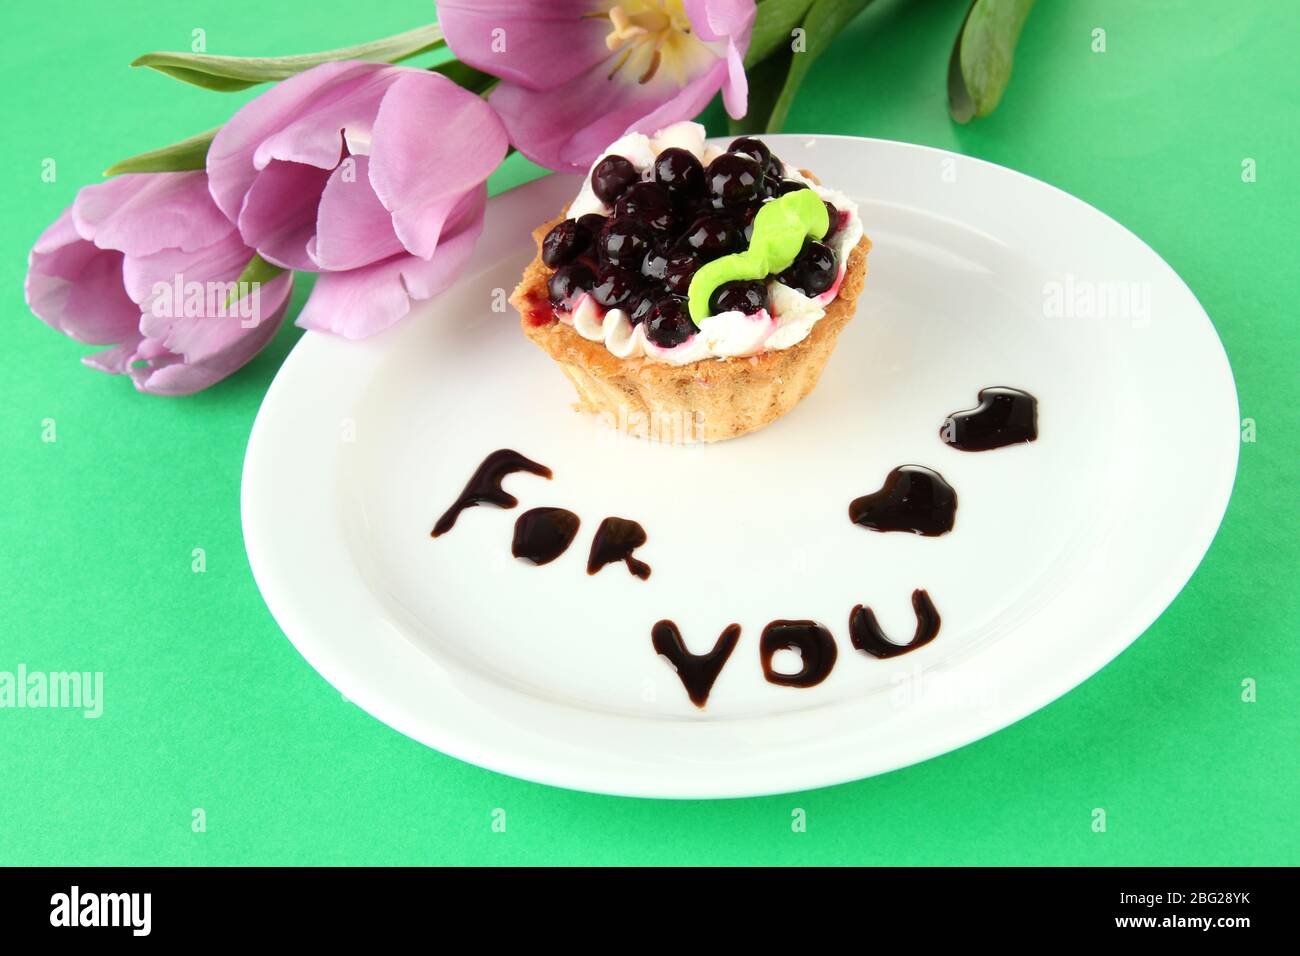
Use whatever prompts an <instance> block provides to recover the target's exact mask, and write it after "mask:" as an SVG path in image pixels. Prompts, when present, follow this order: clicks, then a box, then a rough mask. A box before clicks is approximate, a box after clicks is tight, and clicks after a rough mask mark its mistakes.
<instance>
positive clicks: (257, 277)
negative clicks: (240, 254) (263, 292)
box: [226, 252, 285, 305]
mask: <svg viewBox="0 0 1300 956" xmlns="http://www.w3.org/2000/svg"><path fill="white" fill-rule="evenodd" d="M284 271H285V270H284V269H283V268H282V267H281V266H277V265H273V264H272V263H270V262H267V261H266V260H265V259H263V258H262V257H261V256H259V255H258V254H257V253H256V252H255V253H253V258H251V259H249V260H248V265H246V266H244V271H243V272H241V273H240V274H239V278H238V279H236V280H235V287H234V288H233V289H231V290H230V296H229V297H228V298H227V299H226V305H230V304H231V303H232V302H237V301H238V299H237V298H236V297H237V296H238V295H239V290H240V287H241V284H245V285H243V288H244V289H245V290H247V288H248V286H250V285H252V284H253V283H255V282H256V283H257V284H258V285H265V284H266V283H268V282H270V281H271V280H272V279H274V278H275V277H276V276H278V275H280V274H281V273H283V272H284Z"/></svg>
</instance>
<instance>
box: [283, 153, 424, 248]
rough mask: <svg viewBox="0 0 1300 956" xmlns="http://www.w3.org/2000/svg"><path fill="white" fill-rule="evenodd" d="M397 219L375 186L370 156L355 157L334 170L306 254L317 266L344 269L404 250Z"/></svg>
mask: <svg viewBox="0 0 1300 956" xmlns="http://www.w3.org/2000/svg"><path fill="white" fill-rule="evenodd" d="M403 251H404V248H403V246H402V243H401V240H399V239H398V238H397V234H396V233H395V232H394V231H393V217H392V215H391V214H390V213H389V212H388V210H387V209H385V208H384V204H383V203H381V202H380V201H379V197H378V196H376V195H375V190H374V188H373V187H372V186H371V185H370V158H369V157H368V156H350V157H348V158H347V159H345V160H344V161H343V163H342V164H340V165H339V167H338V168H337V169H335V170H334V172H333V173H331V174H330V178H329V181H328V182H327V183H326V184H325V191H324V192H322V193H321V197H320V207H319V208H318V210H317V212H316V234H315V236H314V237H313V238H312V240H311V241H310V242H309V243H307V255H308V256H310V257H311V260H312V262H314V263H315V267H316V268H317V269H321V270H324V271H344V270H346V269H356V268H358V267H360V266H368V265H370V264H371V263H372V262H378V261H380V260H381V259H387V258H388V257H389V256H391V255H394V254H395V253H398V252H403Z"/></svg>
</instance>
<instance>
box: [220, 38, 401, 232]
mask: <svg viewBox="0 0 1300 956" xmlns="http://www.w3.org/2000/svg"><path fill="white" fill-rule="evenodd" d="M399 69H400V68H398V67H390V66H384V65H383V64H379V63H365V62H362V61H359V60H343V61H339V62H333V63H323V64H321V65H320V66H317V67H314V68H313V69H311V70H308V71H306V72H305V73H300V74H298V75H297V76H293V77H290V78H289V79H287V80H284V81H283V82H280V83H277V84H276V85H275V86H273V87H271V88H270V89H269V90H267V91H266V92H265V93H263V94H261V95H260V96H258V97H257V98H256V99H253V100H250V101H249V102H248V103H246V104H245V105H244V106H243V107H242V108H241V109H240V110H239V111H238V112H237V113H235V115H234V116H232V117H231V118H230V120H229V122H227V123H226V124H225V125H224V126H223V127H221V130H220V131H219V132H218V133H217V135H216V138H215V139H214V140H213V141H212V145H211V146H210V147H209V148H208V158H207V172H208V188H209V190H210V191H211V193H212V198H213V199H214V200H215V201H216V204H217V207H218V208H219V209H220V210H221V211H222V212H223V213H225V215H226V217H227V218H229V219H230V220H231V221H232V222H233V221H234V220H235V219H236V218H238V216H239V211H240V207H241V206H242V204H243V201H244V195H245V194H246V193H247V192H248V190H249V187H251V186H252V185H253V180H254V179H256V178H257V175H258V169H259V168H260V167H258V166H256V165H255V164H254V153H255V152H256V151H257V150H258V149H259V148H260V147H261V145H262V144H263V142H264V141H265V140H267V139H269V138H271V137H273V136H276V135H277V134H278V133H280V131H281V130H283V129H285V128H286V127H289V126H292V125H293V124H294V123H295V122H297V121H300V120H302V118H303V117H305V116H306V115H307V114H308V113H310V112H313V111H316V110H321V111H324V112H325V115H327V116H331V118H337V117H333V116H332V114H330V112H329V110H330V107H331V106H332V105H333V104H334V103H336V102H337V101H339V100H341V99H342V100H346V99H347V98H348V96H349V94H351V93H352V92H353V91H354V89H355V88H356V87H357V85H358V84H361V85H362V86H369V85H370V83H369V81H372V80H374V79H375V78H376V77H377V76H378V77H381V78H382V76H384V75H386V74H387V73H390V72H392V71H395V70H399ZM379 85H380V87H382V83H380V84H379ZM370 115H373V113H372V114H370ZM326 128H327V129H328V127H326ZM341 128H342V127H341V126H339V127H335V128H334V129H333V134H332V135H333V140H332V141H329V140H327V141H324V142H323V143H322V142H317V141H316V140H314V139H306V140H295V139H294V137H285V138H284V139H281V140H280V141H279V142H278V143H277V152H282V153H284V154H285V155H282V156H280V157H279V158H282V159H298V160H301V161H303V162H308V161H309V158H308V157H309V156H310V159H311V160H316V161H317V162H316V165H322V163H323V159H322V155H321V153H322V152H324V153H327V154H329V153H331V151H332V155H333V156H334V162H332V163H328V164H324V165H325V166H326V168H331V167H333V166H334V165H335V164H336V163H337V162H338V161H339V159H340V158H341V157H340V154H339V150H340V149H341V148H342V137H340V136H339V135H338V134H339V130H340V129H341ZM269 158H270V157H268V161H269ZM263 165H265V163H264V164H263Z"/></svg>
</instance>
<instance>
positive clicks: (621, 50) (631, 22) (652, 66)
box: [592, 0, 714, 86]
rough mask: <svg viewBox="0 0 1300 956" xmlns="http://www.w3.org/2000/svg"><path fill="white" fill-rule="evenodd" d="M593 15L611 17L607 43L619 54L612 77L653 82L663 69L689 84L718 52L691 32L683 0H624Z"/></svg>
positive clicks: (667, 74) (679, 84)
mask: <svg viewBox="0 0 1300 956" xmlns="http://www.w3.org/2000/svg"><path fill="white" fill-rule="evenodd" d="M592 16H595V17H599V18H601V19H608V21H609V28H610V29H609V34H608V35H607V36H606V37H605V45H606V46H607V47H609V49H610V52H612V53H615V54H617V55H616V57H615V59H614V66H613V68H612V69H611V70H610V71H609V76H610V79H613V78H614V77H615V76H619V75H622V76H627V77H635V78H636V81H637V82H638V83H649V82H650V81H651V80H652V79H654V78H655V76H657V75H659V74H660V73H663V74H664V75H666V76H668V77H669V78H670V79H671V80H672V81H673V82H674V83H675V84H676V85H678V86H685V85H686V83H687V81H688V80H689V79H690V78H691V76H692V75H693V74H694V73H695V72H697V68H698V67H699V66H700V65H702V63H705V62H707V61H708V60H710V59H712V57H713V56H714V54H713V53H711V52H710V51H709V49H708V47H706V46H705V45H704V44H703V43H702V42H700V40H699V38H697V37H696V36H695V35H694V34H693V33H692V32H691V21H690V18H689V17H688V16H687V15H686V7H685V6H684V5H683V3H682V0H624V2H620V3H615V4H612V5H611V6H609V8H608V9H607V10H605V11H603V12H598V13H595V14H592Z"/></svg>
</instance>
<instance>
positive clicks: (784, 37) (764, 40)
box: [745, 0, 813, 73]
mask: <svg viewBox="0 0 1300 956" xmlns="http://www.w3.org/2000/svg"><path fill="white" fill-rule="evenodd" d="M812 4H813V0H763V2H762V3H760V4H759V5H758V16H757V17H756V18H755V20H754V32H753V33H752V34H750V37H749V50H748V52H746V53H745V71H746V72H747V73H748V72H749V70H750V69H752V68H753V67H754V66H756V65H758V64H759V63H762V62H763V61H764V60H766V59H767V58H768V57H769V56H771V55H772V54H773V53H776V52H777V51H778V50H780V49H781V48H782V47H785V48H786V50H787V51H788V50H789V48H790V42H791V36H790V34H791V31H793V30H794V28H795V27H797V26H799V24H801V23H803V18H804V14H805V13H807V12H808V8H809V7H811V6H812Z"/></svg>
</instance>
